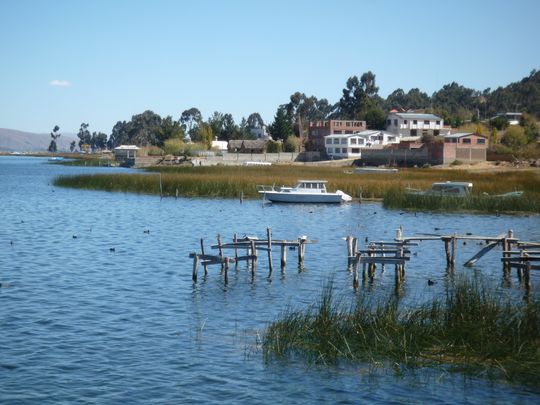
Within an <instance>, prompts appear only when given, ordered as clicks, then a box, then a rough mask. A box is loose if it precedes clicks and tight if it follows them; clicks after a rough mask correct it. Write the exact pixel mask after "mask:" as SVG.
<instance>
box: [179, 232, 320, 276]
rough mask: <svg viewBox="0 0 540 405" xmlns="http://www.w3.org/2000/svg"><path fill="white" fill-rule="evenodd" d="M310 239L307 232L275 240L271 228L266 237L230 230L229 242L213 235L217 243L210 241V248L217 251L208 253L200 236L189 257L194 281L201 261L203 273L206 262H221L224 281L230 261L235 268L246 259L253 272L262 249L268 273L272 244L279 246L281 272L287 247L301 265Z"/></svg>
mask: <svg viewBox="0 0 540 405" xmlns="http://www.w3.org/2000/svg"><path fill="white" fill-rule="evenodd" d="M311 243H317V241H314V240H309V239H308V238H307V236H300V237H298V239H296V240H276V239H273V238H272V229H270V228H267V229H266V239H259V238H257V237H253V236H244V237H242V238H238V236H237V234H234V236H233V238H232V241H231V242H223V240H222V238H221V235H219V234H218V235H217V244H215V245H211V246H210V248H211V249H217V250H218V254H217V255H210V254H207V253H206V252H205V249H204V240H203V239H202V238H201V239H200V246H201V253H197V252H193V253H190V255H189V257H190V258H193V274H192V278H193V281H195V282H196V281H197V273H198V268H199V264H202V266H203V268H204V274H205V275H206V274H208V266H210V265H213V264H219V265H221V272H222V273H223V274H224V277H225V282H227V281H228V271H229V267H230V265H231V264H233V263H234V265H235V268H236V269H237V268H238V263H240V262H243V261H244V262H246V263H248V267H250V268H251V273H252V275H253V276H254V275H255V271H256V269H257V263H258V260H259V251H266V252H267V257H268V276H269V277H270V276H271V275H272V271H273V261H272V252H273V247H274V246H276V247H279V248H280V249H281V255H280V259H281V260H280V267H281V271H282V272H284V271H285V268H286V265H287V249H294V250H296V251H297V252H298V265H299V266H300V268H303V266H304V257H305V253H306V245H308V244H311ZM243 249H245V252H246V253H245V255H239V253H238V251H239V250H243ZM225 250H233V251H234V256H226V255H225V254H224V251H225Z"/></svg>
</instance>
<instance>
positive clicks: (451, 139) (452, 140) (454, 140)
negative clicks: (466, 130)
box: [444, 138, 456, 143]
mask: <svg viewBox="0 0 540 405" xmlns="http://www.w3.org/2000/svg"><path fill="white" fill-rule="evenodd" d="M444 142H445V143H456V138H445V140H444Z"/></svg>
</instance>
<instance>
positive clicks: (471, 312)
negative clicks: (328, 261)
mask: <svg viewBox="0 0 540 405" xmlns="http://www.w3.org/2000/svg"><path fill="white" fill-rule="evenodd" d="M262 342H263V354H264V356H265V359H266V360H267V361H271V360H272V359H280V360H287V359H290V358H298V357H300V358H303V359H305V360H306V361H307V362H316V363H324V364H328V363H330V364H333V363H336V362H338V361H340V360H347V361H353V362H374V363H379V362H387V363H390V362H392V363H394V364H399V365H400V366H405V367H418V366H433V365H436V366H437V365H443V366H447V367H448V368H449V369H450V370H454V371H466V372H471V373H487V374H488V375H490V376H492V377H494V378H503V379H506V380H510V381H518V382H524V383H528V384H533V385H537V386H540V380H538V378H537V376H538V375H539V373H540V301H538V300H536V301H532V302H530V303H525V302H520V303H517V304H512V303H511V302H510V301H509V300H507V301H505V300H501V298H500V297H497V296H496V294H495V293H494V292H493V291H492V290H490V289H489V288H487V287H486V286H485V285H482V284H481V283H479V282H475V281H463V280H462V281H459V282H458V283H457V284H456V285H455V286H454V287H453V288H452V289H451V290H449V291H448V292H447V296H446V298H445V299H444V300H434V301H433V302H431V303H429V304H424V305H419V306H418V307H416V308H400V307H399V305H398V302H397V301H396V300H394V299H390V301H388V302H384V303H382V301H381V302H379V303H375V304H373V303H370V302H368V301H367V300H366V299H359V301H357V302H356V304H355V305H353V307H351V308H348V309H344V308H343V307H342V306H341V305H339V304H338V303H336V300H335V298H334V297H333V291H332V286H331V283H329V284H328V285H327V286H326V287H325V288H324V291H323V293H322V297H321V299H320V301H319V302H318V303H316V304H314V305H313V306H312V307H311V308H309V309H307V310H305V311H295V310H288V311H287V312H285V313H284V314H283V315H281V317H280V319H278V320H276V321H275V322H273V323H272V324H271V325H270V326H269V327H268V328H267V329H266V331H265V333H264V335H263V339H262Z"/></svg>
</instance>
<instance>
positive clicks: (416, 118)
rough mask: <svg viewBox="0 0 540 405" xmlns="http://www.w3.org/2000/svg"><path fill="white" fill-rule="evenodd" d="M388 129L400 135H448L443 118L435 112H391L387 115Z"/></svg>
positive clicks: (448, 130)
mask: <svg viewBox="0 0 540 405" xmlns="http://www.w3.org/2000/svg"><path fill="white" fill-rule="evenodd" d="M386 130H387V131H388V132H391V133H393V134H396V135H398V136H400V137H403V136H417V137H421V136H422V135H433V136H438V135H447V134H449V133H450V129H448V128H444V122H443V119H442V118H441V117H439V116H437V115H434V114H418V113H400V112H390V113H389V114H388V116H387V117H386Z"/></svg>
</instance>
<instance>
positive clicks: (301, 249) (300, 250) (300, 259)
mask: <svg viewBox="0 0 540 405" xmlns="http://www.w3.org/2000/svg"><path fill="white" fill-rule="evenodd" d="M298 264H299V265H303V264H304V239H302V238H298Z"/></svg>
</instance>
